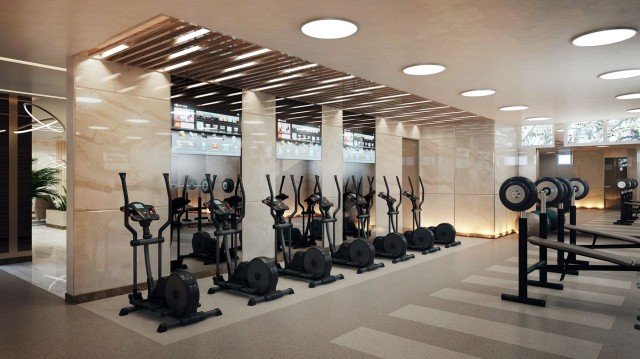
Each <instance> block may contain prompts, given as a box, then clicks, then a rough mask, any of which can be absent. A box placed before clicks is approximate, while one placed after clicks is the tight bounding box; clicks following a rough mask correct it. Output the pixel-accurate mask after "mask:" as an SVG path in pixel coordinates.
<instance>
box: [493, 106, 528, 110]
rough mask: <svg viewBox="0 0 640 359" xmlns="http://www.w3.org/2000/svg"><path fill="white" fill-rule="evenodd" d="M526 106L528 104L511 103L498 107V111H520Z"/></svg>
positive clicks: (526, 107)
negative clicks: (511, 104)
mask: <svg viewBox="0 0 640 359" xmlns="http://www.w3.org/2000/svg"><path fill="white" fill-rule="evenodd" d="M528 108H529V106H526V105H513V106H504V107H500V111H522V110H526V109H528Z"/></svg>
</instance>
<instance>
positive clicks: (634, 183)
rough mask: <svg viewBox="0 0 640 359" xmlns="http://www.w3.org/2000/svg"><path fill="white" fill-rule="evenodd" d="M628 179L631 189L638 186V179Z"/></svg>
mask: <svg viewBox="0 0 640 359" xmlns="http://www.w3.org/2000/svg"><path fill="white" fill-rule="evenodd" d="M629 181H631V189H634V188H638V180H637V179H635V178H631V179H630V180H629Z"/></svg>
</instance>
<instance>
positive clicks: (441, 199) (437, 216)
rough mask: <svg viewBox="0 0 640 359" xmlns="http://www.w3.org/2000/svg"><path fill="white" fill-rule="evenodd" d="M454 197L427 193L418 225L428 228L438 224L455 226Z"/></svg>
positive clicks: (451, 194)
mask: <svg viewBox="0 0 640 359" xmlns="http://www.w3.org/2000/svg"><path fill="white" fill-rule="evenodd" d="M456 219H457V218H456V217H455V195H454V194H453V193H427V194H426V195H425V198H424V204H423V205H422V213H421V222H420V224H421V225H423V226H425V227H429V226H437V225H438V224H440V223H450V224H452V225H454V226H456Z"/></svg>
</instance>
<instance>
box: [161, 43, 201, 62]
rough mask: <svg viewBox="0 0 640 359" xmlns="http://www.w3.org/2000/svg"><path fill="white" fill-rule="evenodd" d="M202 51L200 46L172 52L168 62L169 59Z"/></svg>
mask: <svg viewBox="0 0 640 359" xmlns="http://www.w3.org/2000/svg"><path fill="white" fill-rule="evenodd" d="M201 49H202V46H191V47H187V48H186V49H184V50H180V51H178V52H174V53H172V54H171V55H169V60H171V59H175V58H177V57H181V56H185V55H189V54H190V53H193V52H196V51H200V50H201Z"/></svg>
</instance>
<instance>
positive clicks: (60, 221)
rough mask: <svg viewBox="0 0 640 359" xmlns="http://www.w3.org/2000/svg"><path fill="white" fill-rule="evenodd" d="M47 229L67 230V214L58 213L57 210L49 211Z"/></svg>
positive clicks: (63, 212) (64, 212)
mask: <svg viewBox="0 0 640 359" xmlns="http://www.w3.org/2000/svg"><path fill="white" fill-rule="evenodd" d="M47 227H53V228H58V229H66V228H67V212H66V211H58V210H56V209H48V210H47Z"/></svg>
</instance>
